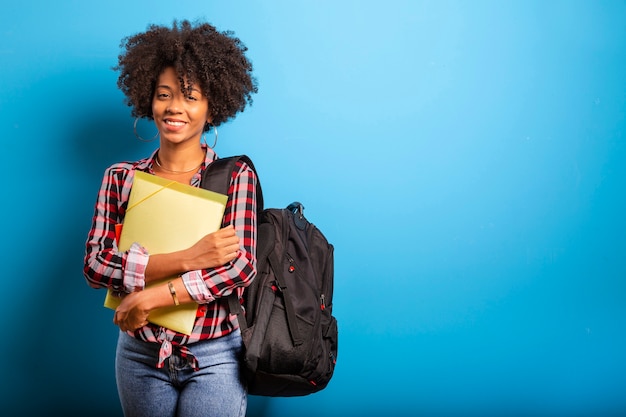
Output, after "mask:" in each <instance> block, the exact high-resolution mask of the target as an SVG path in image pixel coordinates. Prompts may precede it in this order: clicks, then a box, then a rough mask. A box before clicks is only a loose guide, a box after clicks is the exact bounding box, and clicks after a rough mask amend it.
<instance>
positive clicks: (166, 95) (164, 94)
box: [156, 93, 170, 99]
mask: <svg viewBox="0 0 626 417" xmlns="http://www.w3.org/2000/svg"><path fill="white" fill-rule="evenodd" d="M156 96H157V98H160V99H165V98H168V97H169V96H170V95H169V94H168V93H157V95H156Z"/></svg>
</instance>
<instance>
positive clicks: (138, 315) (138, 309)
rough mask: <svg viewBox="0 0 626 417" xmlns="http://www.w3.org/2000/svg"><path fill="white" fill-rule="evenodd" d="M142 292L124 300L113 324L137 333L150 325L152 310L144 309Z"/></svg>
mask: <svg viewBox="0 0 626 417" xmlns="http://www.w3.org/2000/svg"><path fill="white" fill-rule="evenodd" d="M141 300H142V294H141V292H133V293H130V294H128V295H126V296H125V297H124V298H122V302H121V303H120V305H119V306H118V307H117V309H115V315H114V316H113V323H115V324H116V325H117V326H119V328H120V329H121V330H122V331H124V332H126V331H135V330H137V329H139V328H140V327H143V326H145V325H146V324H148V314H149V313H150V310H148V309H146V308H144V307H142V303H141Z"/></svg>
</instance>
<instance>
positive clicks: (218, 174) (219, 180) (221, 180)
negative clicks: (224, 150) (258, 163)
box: [200, 155, 263, 213]
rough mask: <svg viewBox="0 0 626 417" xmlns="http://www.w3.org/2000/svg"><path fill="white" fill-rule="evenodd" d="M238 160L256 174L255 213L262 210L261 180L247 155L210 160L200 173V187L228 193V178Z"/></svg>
mask: <svg viewBox="0 0 626 417" xmlns="http://www.w3.org/2000/svg"><path fill="white" fill-rule="evenodd" d="M238 161H243V162H245V163H246V164H247V165H248V166H249V167H250V168H251V169H252V171H254V173H255V174H256V208H257V213H260V212H261V211H263V190H262V188H261V181H260V180H259V174H258V173H257V170H256V168H255V167H254V164H253V163H252V160H251V159H250V157H248V156H247V155H236V156H229V157H226V158H218V159H216V160H215V161H213V162H211V163H210V164H209V165H208V166H207V167H206V169H205V170H204V172H203V173H202V180H201V181H200V187H202V188H204V189H206V190H211V191H215V192H216V193H220V194H228V189H229V188H230V179H231V177H232V174H233V171H234V170H235V166H236V164H237V162H238Z"/></svg>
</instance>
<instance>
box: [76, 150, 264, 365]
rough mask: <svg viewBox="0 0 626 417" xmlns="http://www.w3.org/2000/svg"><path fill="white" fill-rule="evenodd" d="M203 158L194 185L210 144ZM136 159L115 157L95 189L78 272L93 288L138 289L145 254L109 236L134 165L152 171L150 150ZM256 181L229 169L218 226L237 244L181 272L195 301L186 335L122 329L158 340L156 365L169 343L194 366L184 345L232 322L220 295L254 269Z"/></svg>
mask: <svg viewBox="0 0 626 417" xmlns="http://www.w3.org/2000/svg"><path fill="white" fill-rule="evenodd" d="M203 147H204V148H205V151H206V159H205V161H204V164H203V165H202V167H201V169H200V170H199V171H198V172H197V173H196V174H195V175H194V177H193V178H192V180H191V185H192V186H194V187H199V186H200V180H201V173H202V172H203V171H204V169H205V168H206V166H207V165H208V164H210V163H211V162H213V161H214V160H215V159H217V155H216V154H215V152H213V150H212V149H210V148H208V147H206V146H205V145H203ZM155 154H156V151H154V152H153V153H152V155H151V156H150V157H149V158H145V159H141V160H139V161H137V162H121V163H117V164H114V165H112V166H110V167H109V168H107V169H106V170H105V173H104V178H103V180H102V186H101V187H100V191H99V192H98V197H97V201H96V205H95V214H94V217H93V223H92V226H91V230H90V231H89V234H88V238H87V243H86V251H85V265H84V270H83V273H84V275H85V278H86V280H87V283H88V284H89V285H90V286H91V287H93V288H108V289H111V290H113V291H118V292H120V291H121V292H127V293H129V292H132V291H141V290H142V289H143V288H144V285H145V275H144V273H145V269H146V265H147V264H148V258H149V254H148V252H147V250H146V249H145V248H143V247H142V246H141V245H140V244H139V243H134V244H133V245H132V246H131V248H130V249H129V250H128V251H126V252H120V251H119V250H118V248H117V243H116V239H115V225H116V224H119V223H122V222H123V220H124V214H125V212H126V207H127V204H128V197H129V194H130V190H131V187H132V184H133V178H134V176H135V175H134V174H135V170H140V171H144V172H148V173H150V174H154V172H153V170H152V166H153V165H152V164H153V161H154V155H155ZM256 182H257V178H256V175H255V173H254V171H252V170H251V169H250V168H249V167H248V166H247V165H246V164H245V163H240V165H239V172H238V173H237V174H236V175H235V174H234V175H233V178H232V179H231V184H230V187H229V190H228V202H227V204H226V210H225V213H224V220H223V226H226V225H229V224H232V225H234V227H235V230H236V233H237V235H238V236H239V238H240V242H241V249H240V250H239V252H238V254H237V257H236V258H235V259H234V260H233V261H231V262H230V263H228V264H226V265H224V266H221V267H218V268H210V269H205V270H197V271H188V272H186V273H184V274H182V278H183V282H184V283H185V286H186V288H187V291H189V294H190V295H191V297H192V298H193V299H194V300H195V301H196V302H197V303H198V304H199V308H198V314H197V317H196V322H195V324H194V328H193V331H192V334H191V335H185V334H181V333H177V332H175V331H172V330H170V329H166V328H164V327H159V326H157V325H154V324H152V323H149V324H148V325H146V326H144V327H142V328H140V329H137V330H136V331H134V332H128V334H129V335H131V336H133V337H135V338H138V339H140V340H143V341H145V342H149V343H159V344H160V345H161V348H160V352H159V358H158V361H157V367H162V366H163V363H164V361H165V359H167V358H168V357H169V356H170V355H171V353H172V349H177V350H179V352H180V354H181V355H182V356H183V357H187V358H188V359H189V361H190V363H191V364H192V366H194V368H195V369H197V361H196V359H195V357H193V355H192V354H191V352H190V351H189V349H188V348H187V345H189V344H192V343H194V342H197V341H199V340H204V339H211V338H216V337H220V336H224V335H226V334H228V333H230V332H232V331H233V330H235V329H237V328H238V324H237V318H236V315H231V314H229V311H228V299H227V298H226V296H228V295H229V294H231V293H232V292H233V291H237V292H238V294H239V296H240V297H241V295H242V294H243V290H244V287H246V286H248V285H249V284H250V282H251V280H252V279H253V278H254V276H255V275H256V224H257V223H256V221H257V218H256Z"/></svg>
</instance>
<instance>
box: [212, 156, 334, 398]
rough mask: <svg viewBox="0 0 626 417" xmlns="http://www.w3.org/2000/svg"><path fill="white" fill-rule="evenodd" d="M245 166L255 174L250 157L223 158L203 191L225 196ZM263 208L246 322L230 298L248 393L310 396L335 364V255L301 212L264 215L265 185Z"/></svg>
mask: <svg viewBox="0 0 626 417" xmlns="http://www.w3.org/2000/svg"><path fill="white" fill-rule="evenodd" d="M239 160H242V161H245V162H246V163H247V164H248V165H249V166H250V167H251V168H252V169H253V170H255V168H254V165H253V164H252V161H251V160H250V158H248V157H247V156H245V155H242V156H233V157H229V158H220V159H218V160H216V161H214V162H212V163H211V164H209V166H208V167H207V169H206V170H205V172H204V175H203V178H202V184H201V186H202V187H203V188H206V189H209V190H212V191H216V192H219V193H222V194H227V192H228V188H229V185H230V181H231V178H232V176H233V171H234V170H235V169H236V167H235V164H236V163H237V161H239ZM255 172H256V170H255ZM257 179H258V175H257ZM257 206H258V226H257V233H258V237H257V276H256V278H255V279H254V280H253V282H252V283H251V284H250V286H248V287H247V288H246V289H245V291H244V296H243V306H244V308H245V315H244V312H243V311H242V308H241V304H240V302H239V300H238V298H237V295H236V293H233V295H232V296H230V297H229V308H230V311H231V313H234V314H237V316H238V320H239V326H240V329H241V334H242V338H243V343H244V353H243V369H244V377H245V379H246V380H247V383H248V393H249V394H251V395H261V396H270V397H292V396H302V395H308V394H312V393H315V392H318V391H320V390H322V389H324V388H325V387H326V386H327V385H328V382H329V381H330V379H331V377H332V376H333V372H334V370H335V362H336V359H337V338H338V329H337V320H336V319H335V317H334V316H333V315H332V311H333V280H334V248H333V245H332V244H330V243H328V241H327V240H326V238H325V237H324V235H323V234H322V233H321V232H320V231H319V229H318V228H317V227H315V226H314V225H313V224H312V223H309V221H308V220H307V219H306V218H305V217H304V214H303V209H304V207H303V206H302V204H300V203H298V202H295V203H292V204H290V205H289V206H288V207H287V208H285V209H278V208H269V209H263V195H262V190H261V185H260V182H258V187H257Z"/></svg>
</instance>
